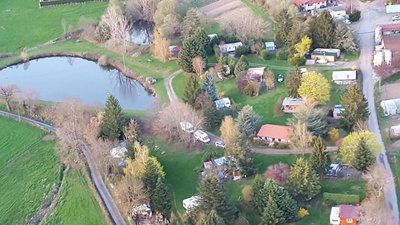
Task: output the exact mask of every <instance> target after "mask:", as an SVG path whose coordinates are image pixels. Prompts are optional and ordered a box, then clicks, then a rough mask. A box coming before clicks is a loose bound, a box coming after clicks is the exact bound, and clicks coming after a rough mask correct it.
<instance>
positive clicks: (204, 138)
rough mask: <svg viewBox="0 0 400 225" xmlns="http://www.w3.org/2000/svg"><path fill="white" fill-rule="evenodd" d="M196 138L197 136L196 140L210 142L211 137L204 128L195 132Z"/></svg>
mask: <svg viewBox="0 0 400 225" xmlns="http://www.w3.org/2000/svg"><path fill="white" fill-rule="evenodd" d="M194 138H196V140H199V141H201V142H203V143H208V142H210V138H209V137H208V134H207V133H206V132H204V131H202V130H196V132H194Z"/></svg>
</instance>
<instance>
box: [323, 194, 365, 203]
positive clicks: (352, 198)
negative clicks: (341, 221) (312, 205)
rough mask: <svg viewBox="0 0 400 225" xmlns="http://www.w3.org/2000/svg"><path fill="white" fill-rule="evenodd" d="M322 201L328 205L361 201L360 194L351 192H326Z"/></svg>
mask: <svg viewBox="0 0 400 225" xmlns="http://www.w3.org/2000/svg"><path fill="white" fill-rule="evenodd" d="M322 201H323V203H324V205H326V206H333V205H340V204H358V203H360V196H359V195H351V194H340V193H328V192H324V193H323V197H322Z"/></svg>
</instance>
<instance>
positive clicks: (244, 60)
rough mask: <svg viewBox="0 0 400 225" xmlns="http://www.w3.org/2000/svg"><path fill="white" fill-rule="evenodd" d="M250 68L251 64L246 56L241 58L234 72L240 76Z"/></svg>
mask: <svg viewBox="0 0 400 225" xmlns="http://www.w3.org/2000/svg"><path fill="white" fill-rule="evenodd" d="M248 66H249V62H248V61H247V58H246V56H244V55H242V56H240V58H239V60H238V61H237V63H236V65H235V70H234V73H235V76H239V75H241V73H242V72H245V71H246V70H247V67H248Z"/></svg>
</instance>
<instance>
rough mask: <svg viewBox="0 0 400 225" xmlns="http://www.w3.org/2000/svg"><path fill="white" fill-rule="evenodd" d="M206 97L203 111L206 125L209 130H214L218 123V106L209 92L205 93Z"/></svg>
mask: <svg viewBox="0 0 400 225" xmlns="http://www.w3.org/2000/svg"><path fill="white" fill-rule="evenodd" d="M204 98H205V99H204V102H203V104H202V107H201V112H202V114H203V116H204V119H205V127H206V128H207V129H208V130H213V129H214V128H216V127H217V125H218V117H217V108H216V107H215V104H214V102H213V101H212V100H211V99H210V97H208V94H207V93H205V95H204Z"/></svg>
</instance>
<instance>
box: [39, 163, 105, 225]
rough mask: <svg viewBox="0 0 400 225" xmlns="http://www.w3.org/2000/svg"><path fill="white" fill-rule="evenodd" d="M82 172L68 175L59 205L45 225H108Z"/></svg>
mask: <svg viewBox="0 0 400 225" xmlns="http://www.w3.org/2000/svg"><path fill="white" fill-rule="evenodd" d="M82 170H83V168H82V169H81V170H79V169H71V170H69V171H68V172H67V173H66V175H65V180H64V185H63V187H62V189H61V192H60V196H59V199H58V202H57V205H56V207H55V208H54V210H53V211H52V212H51V214H50V215H49V217H48V218H47V219H46V221H45V222H44V223H43V224H44V225H75V224H85V225H100V224H106V222H105V218H104V215H103V213H102V210H101V208H100V206H99V203H98V202H97V200H96V198H95V196H94V195H95V193H94V190H93V189H91V188H89V186H88V181H87V178H86V177H85V175H84V174H83V173H84V171H82ZM82 212H84V213H82Z"/></svg>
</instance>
